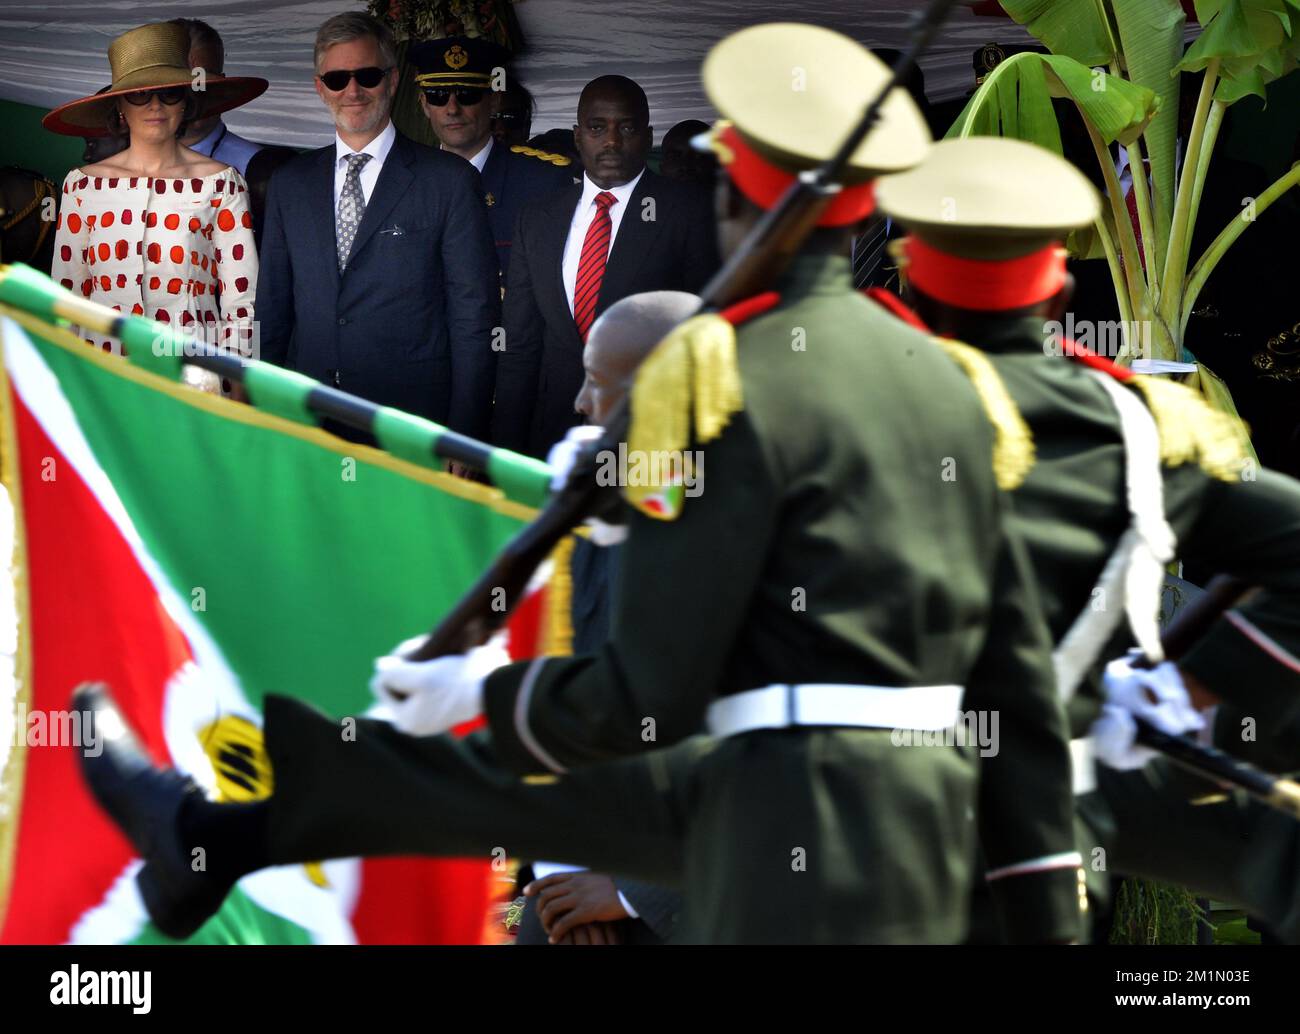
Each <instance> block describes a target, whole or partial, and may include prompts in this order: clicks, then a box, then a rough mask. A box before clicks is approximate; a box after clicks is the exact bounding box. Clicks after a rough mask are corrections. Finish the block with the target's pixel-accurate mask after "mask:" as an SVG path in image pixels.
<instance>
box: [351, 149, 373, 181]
mask: <svg viewBox="0 0 1300 1034" xmlns="http://www.w3.org/2000/svg"><path fill="white" fill-rule="evenodd" d="M370 158H371V156H370V155H368V154H364V153H363V154H350V155H348V156H347V162H348V175H349V176H358V175H360V174H361V167H362V166H363V165H365V164H366V162H368V161H370Z"/></svg>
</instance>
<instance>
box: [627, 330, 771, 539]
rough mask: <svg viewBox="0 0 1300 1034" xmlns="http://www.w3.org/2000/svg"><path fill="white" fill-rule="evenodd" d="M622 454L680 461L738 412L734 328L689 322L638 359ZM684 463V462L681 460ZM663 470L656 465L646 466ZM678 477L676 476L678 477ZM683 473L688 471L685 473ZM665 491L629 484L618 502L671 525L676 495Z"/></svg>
mask: <svg viewBox="0 0 1300 1034" xmlns="http://www.w3.org/2000/svg"><path fill="white" fill-rule="evenodd" d="M630 401H631V406H632V419H631V424H630V426H629V428H628V439H627V446H628V455H629V457H639V458H641V461H642V462H645V461H646V459H647V458H649V459H651V460H655V459H658V458H660V457H674V458H676V459H679V460H680V459H682V458H683V457H685V452H686V447H687V446H688V445H689V444H690V443H691V441H692V440H694V441H695V442H698V443H701V444H703V443H705V442H709V441H712V440H713V439H714V438H716V437H718V435H720V434H721V433H722V430H723V428H725V427H726V426H727V424H728V423H729V422H730V421H731V417H732V416H733V415H734V414H736V413H738V412H740V410H741V409H743V408H744V404H745V403H744V395H743V392H742V390H741V382H740V368H739V367H738V366H737V364H736V328H735V327H734V326H732V324H731V323H729V322H728V321H727V320H725V319H723V318H722V317H721V316H717V315H714V314H707V315H703V316H695V317H692V318H691V319H689V320H687V321H686V322H685V323H683V324H681V325H680V326H678V327H676V328H675V329H674V330H673V331H672V332H671V333H670V334H669V335H668V336H667V337H666V338H664V339H663V340H662V341H661V342H659V344H658V345H657V346H656V347H655V350H654V351H653V352H651V353H650V355H649V356H647V357H646V359H645V361H644V362H643V363H642V364H641V367H640V369H639V370H638V371H637V375H636V380H635V382H634V383H633V385H632V393H631V400H630ZM685 459H686V462H687V463H688V464H689V457H685ZM654 466H655V468H656V469H663V466H662V464H654ZM678 473H683V471H679V472H678ZM685 473H689V472H685ZM672 487H673V486H665V485H660V484H634V483H632V482H631V480H629V482H628V483H627V484H626V485H625V486H624V489H623V495H624V497H625V498H626V499H627V501H628V502H629V503H631V504H632V505H633V506H635V507H636V508H637V509H638V510H640V511H641V512H642V513H645V514H647V515H648V516H651V517H655V518H658V519H660V520H674V519H676V517H677V516H678V515H679V514H680V513H681V495H682V493H681V491H680V486H676V487H677V488H678V491H676V492H672V491H671V488H672Z"/></svg>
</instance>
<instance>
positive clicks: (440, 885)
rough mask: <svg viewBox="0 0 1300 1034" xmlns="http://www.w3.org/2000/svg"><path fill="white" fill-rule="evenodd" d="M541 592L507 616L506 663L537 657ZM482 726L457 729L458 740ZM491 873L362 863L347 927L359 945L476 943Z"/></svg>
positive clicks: (468, 864) (482, 866)
mask: <svg viewBox="0 0 1300 1034" xmlns="http://www.w3.org/2000/svg"><path fill="white" fill-rule="evenodd" d="M545 613H546V588H545V586H543V587H542V588H540V589H538V590H537V591H536V592H532V593H529V594H528V595H527V596H526V597H524V599H523V601H522V602H521V603H520V604H519V606H517V607H516V608H515V609H514V610H513V611H512V612H511V614H510V620H509V621H508V622H507V624H506V628H507V631H508V632H509V637H508V639H507V646H506V649H507V651H508V652H509V654H510V659H511V660H515V661H522V660H528V659H529V658H530V657H536V656H537V655H538V654H540V653H541V652H542V647H543V633H544V631H545V630H544V627H543V620H544V617H545ZM486 724H487V722H486V721H485V720H484V719H482V718H476V719H474V721H472V722H466V723H464V724H463V725H458V726H456V728H455V729H454V730H452V731H453V734H454V735H457V736H464V735H467V734H468V733H470V732H473V731H474V730H475V729H478V728H481V727H483V726H485V725H486ZM491 877H492V871H491V869H490V867H489V866H488V865H487V864H486V863H484V862H480V861H474V860H470V859H452V860H447V861H442V860H430V859H427V858H366V859H363V861H362V865H361V893H360V894H359V895H358V897H357V904H356V908H355V909H354V910H353V913H352V926H353V929H355V931H356V934H357V940H358V941H359V942H360V943H362V944H478V943H480V942H481V941H482V938H483V926H484V916H485V914H486V912H487V909H488V906H489V904H490V902H491V900H492V897H493V887H492V879H491Z"/></svg>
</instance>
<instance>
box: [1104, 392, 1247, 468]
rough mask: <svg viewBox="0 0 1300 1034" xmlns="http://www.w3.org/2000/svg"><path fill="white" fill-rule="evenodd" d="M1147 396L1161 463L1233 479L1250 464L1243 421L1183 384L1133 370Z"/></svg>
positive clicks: (1143, 393) (1143, 394)
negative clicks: (1193, 465) (1195, 466)
mask: <svg viewBox="0 0 1300 1034" xmlns="http://www.w3.org/2000/svg"><path fill="white" fill-rule="evenodd" d="M1130 383H1131V384H1133V385H1134V386H1135V387H1136V388H1137V389H1138V390H1139V391H1141V392H1142V396H1143V398H1145V399H1146V404H1147V408H1148V409H1150V410H1151V415H1152V416H1153V417H1155V421H1156V427H1157V428H1158V429H1159V431H1160V462H1161V463H1163V464H1164V465H1165V466H1167V467H1178V466H1181V465H1182V464H1184V463H1196V464H1198V465H1199V466H1200V468H1201V469H1202V470H1203V471H1205V473H1206V474H1208V475H1209V476H1210V477H1213V478H1217V479H1218V480H1220V481H1237V480H1239V479H1240V478H1241V475H1242V471H1243V470H1244V469H1245V468H1246V466H1247V465H1248V464H1250V463H1252V462H1254V450H1253V449H1252V448H1251V445H1250V437H1249V435H1247V433H1246V428H1245V426H1244V425H1243V424H1242V422H1241V421H1240V420H1239V419H1238V418H1237V417H1234V416H1230V415H1229V414H1227V413H1223V412H1221V411H1219V410H1217V409H1215V408H1214V407H1213V406H1211V405H1210V404H1209V403H1208V402H1206V401H1205V399H1203V398H1202V397H1201V396H1200V395H1199V394H1197V393H1196V392H1195V391H1193V390H1192V389H1191V388H1189V387H1188V386H1187V385H1185V384H1178V383H1176V382H1174V381H1167V380H1164V379H1162V378H1160V377H1152V376H1148V375H1146V374H1135V375H1134V376H1133V378H1132V380H1131V381H1130Z"/></svg>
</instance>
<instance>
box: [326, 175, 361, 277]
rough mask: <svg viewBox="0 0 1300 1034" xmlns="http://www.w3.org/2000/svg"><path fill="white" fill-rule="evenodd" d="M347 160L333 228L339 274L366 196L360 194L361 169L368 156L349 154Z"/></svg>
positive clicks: (358, 224)
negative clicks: (345, 173)
mask: <svg viewBox="0 0 1300 1034" xmlns="http://www.w3.org/2000/svg"><path fill="white" fill-rule="evenodd" d="M347 160H348V172H347V175H346V176H345V177H344V179H343V190H342V191H341V192H340V193H339V211H338V218H337V219H336V220H335V227H334V239H335V240H336V241H337V242H338V248H339V272H340V273H342V272H343V267H344V266H346V265H347V264H348V255H350V254H351V253H352V242H353V240H355V239H356V236H357V227H358V226H360V225H361V217H362V216H363V215H365V213H366V196H365V194H363V193H362V192H361V168H362V166H364V165H365V164H366V162H368V161H370V155H368V154H350V155H348V156H347Z"/></svg>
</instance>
